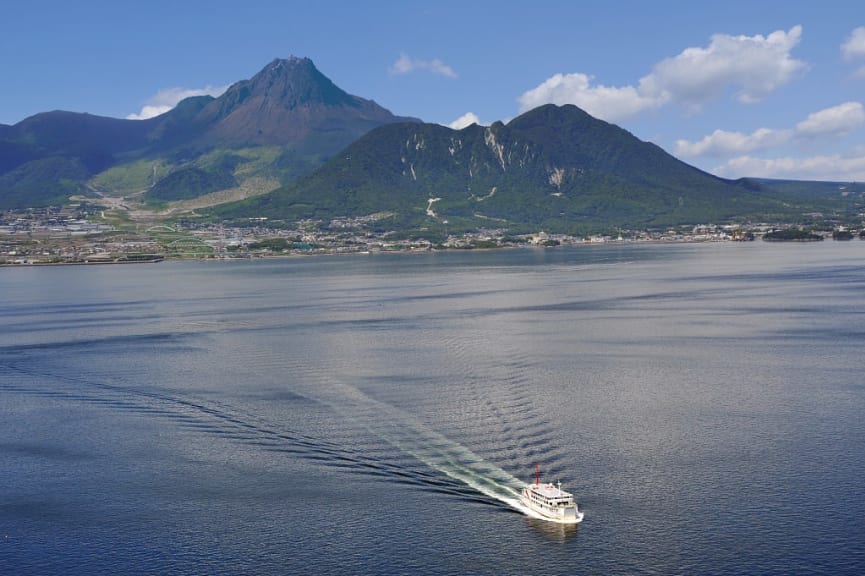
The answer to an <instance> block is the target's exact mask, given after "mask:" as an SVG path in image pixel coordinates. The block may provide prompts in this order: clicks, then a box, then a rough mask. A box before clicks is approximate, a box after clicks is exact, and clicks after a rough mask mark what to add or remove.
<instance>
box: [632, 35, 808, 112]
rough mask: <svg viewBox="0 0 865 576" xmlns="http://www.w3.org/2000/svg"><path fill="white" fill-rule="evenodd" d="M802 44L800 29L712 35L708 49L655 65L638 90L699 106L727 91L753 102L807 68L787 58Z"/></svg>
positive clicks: (745, 100) (685, 52) (742, 100)
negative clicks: (665, 95)
mask: <svg viewBox="0 0 865 576" xmlns="http://www.w3.org/2000/svg"><path fill="white" fill-rule="evenodd" d="M801 39H802V27H801V26H794V27H793V28H791V29H790V30H789V31H787V32H784V31H783V30H777V31H775V32H772V33H771V34H769V35H768V36H762V35H760V34H757V35H755V36H729V35H726V34H715V35H714V36H712V40H711V42H710V43H709V46H708V47H706V48H687V49H685V50H684V51H683V52H682V53H681V54H679V55H678V56H676V57H674V58H668V59H666V60H663V61H661V62H659V63H658V64H656V65H655V67H654V69H653V70H652V73H651V74H650V75H649V76H647V77H645V78H643V79H642V80H641V81H640V89H641V90H642V91H644V92H647V93H649V94H664V93H666V94H669V95H670V97H671V98H672V99H673V100H676V101H679V102H682V103H684V104H687V105H691V106H700V105H702V104H704V103H706V102H708V101H710V100H712V99H714V98H716V97H717V96H718V95H719V94H721V93H723V92H724V90H726V89H727V88H730V87H732V88H734V89H736V90H738V93H737V98H738V100H739V101H740V102H743V103H752V102H757V101H759V100H762V99H763V98H765V97H766V96H768V95H769V94H771V93H772V92H774V91H775V90H777V89H778V88H779V87H781V86H783V85H784V84H786V83H787V82H789V81H790V80H792V79H793V78H795V77H796V75H797V74H799V73H800V72H801V71H803V70H804V69H805V68H806V64H805V63H804V62H802V61H800V60H795V59H793V58H792V57H791V56H790V52H791V51H792V50H793V48H795V47H796V45H797V44H799V41H800V40H801Z"/></svg>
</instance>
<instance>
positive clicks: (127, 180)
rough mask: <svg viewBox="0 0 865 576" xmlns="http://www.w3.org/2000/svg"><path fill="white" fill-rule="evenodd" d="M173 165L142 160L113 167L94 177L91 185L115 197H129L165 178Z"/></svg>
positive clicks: (161, 161)
mask: <svg viewBox="0 0 865 576" xmlns="http://www.w3.org/2000/svg"><path fill="white" fill-rule="evenodd" d="M172 167H173V166H172V165H171V164H169V163H168V162H166V161H165V160H161V159H141V160H136V161H134V162H129V163H126V164H121V165H119V166H113V167H112V168H109V169H108V170H105V171H104V172H101V173H99V174H97V175H96V176H94V177H93V178H92V179H91V181H90V184H91V185H92V186H94V187H95V188H97V189H99V190H104V191H107V192H111V193H112V194H114V195H120V196H123V195H127V194H132V193H134V192H141V191H142V190H147V189H148V188H150V187H151V186H153V184H154V183H156V182H158V181H159V180H160V179H162V178H165V177H166V176H167V175H168V174H169V172H170V171H171V169H172Z"/></svg>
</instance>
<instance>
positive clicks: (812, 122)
mask: <svg viewBox="0 0 865 576" xmlns="http://www.w3.org/2000/svg"><path fill="white" fill-rule="evenodd" d="M863 122H865V109H863V108H862V104H860V103H859V102H845V103H844V104H839V105H838V106H833V107H832V108H826V109H825V110H820V111H819V112H814V113H813V114H809V115H808V118H806V119H805V120H803V121H801V122H799V123H798V124H796V134H797V135H800V136H808V137H813V136H824V135H831V134H847V133H848V132H850V131H852V130H854V129H856V128H858V127H859V126H861V125H862V123H863Z"/></svg>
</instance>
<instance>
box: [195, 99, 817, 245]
mask: <svg viewBox="0 0 865 576" xmlns="http://www.w3.org/2000/svg"><path fill="white" fill-rule="evenodd" d="M812 208H813V206H812V205H811V204H808V202H806V201H799V200H796V201H795V202H790V201H789V198H785V197H784V195H783V194H782V193H779V192H778V191H776V190H774V189H771V188H768V187H766V186H763V185H761V184H759V183H756V182H753V181H747V180H742V181H729V180H723V179H721V178H717V177H715V176H712V175H710V174H707V173H705V172H702V171H700V170H697V169H696V168H693V167H692V166H689V165H687V164H684V163H682V162H680V161H679V160H676V159H675V158H673V157H672V156H670V155H669V154H667V153H666V152H664V151H663V150H661V149H660V148H658V147H657V146H655V145H653V144H649V143H646V142H641V141H640V140H638V139H636V138H634V137H633V136H632V135H631V134H629V133H628V132H626V131H625V130H622V129H621V128H619V127H617V126H613V125H611V124H607V123H606V122H602V121H600V120H597V119H595V118H593V117H591V116H589V115H588V114H586V113H585V112H583V111H582V110H579V109H578V108H576V107H574V106H564V107H557V106H551V105H550V106H543V107H541V108H538V109H535V110H532V111H530V112H527V113H526V114H524V115H522V116H520V117H518V118H516V119H514V120H513V121H512V122H510V123H509V124H508V125H504V124H502V123H495V124H493V125H492V126H490V127H489V128H483V127H480V126H477V125H475V126H470V127H468V128H465V129H463V130H459V131H456V130H451V129H449V128H446V127H444V126H439V125H435V124H414V123H404V124H391V125H387V126H383V127H381V128H378V129H376V130H374V131H372V132H370V133H369V134H367V135H366V136H364V137H363V138H361V139H360V140H359V141H358V142H356V143H354V144H353V145H351V146H349V147H348V148H346V149H345V150H343V151H342V152H341V153H339V154H338V155H336V156H335V157H334V158H332V159H331V160H330V161H328V162H327V163H326V164H325V165H324V166H322V167H321V168H319V169H318V170H316V171H315V172H313V173H312V174H310V175H308V176H306V177H304V178H302V179H301V180H299V181H298V182H296V183H294V184H290V185H288V186H285V187H283V188H280V189H278V190H276V191H274V192H272V193H269V194H266V195H263V196H259V197H256V198H251V199H248V200H246V201H243V202H239V203H234V204H229V205H224V206H221V207H217V208H215V209H213V210H212V212H211V214H212V216H213V217H214V218H224V219H228V220H241V219H246V218H254V217H268V218H270V219H284V220H299V219H321V220H328V219H332V218H338V217H356V218H361V217H364V216H366V215H369V214H373V213H377V212H383V211H387V212H392V213H394V214H395V216H394V217H393V219H392V220H391V221H390V222H388V225H389V226H393V228H392V229H401V228H408V229H419V228H424V227H434V226H442V227H446V228H447V229H448V230H449V231H451V232H453V233H460V232H464V231H470V230H475V229H477V228H480V227H506V228H508V229H509V230H510V231H511V232H512V233H524V232H531V231H537V230H540V229H543V230H547V231H550V232H557V233H566V234H571V235H585V234H593V233H598V232H602V231H605V230H609V229H611V228H616V227H623V228H631V229H645V228H650V227H661V226H669V225H678V224H697V223H705V222H719V221H733V220H736V219H740V220H746V219H749V218H763V217H766V216H767V215H771V216H772V217H775V216H779V217H780V216H793V215H795V216H796V217H798V215H799V214H801V213H802V212H803V211H807V210H810V209H812Z"/></svg>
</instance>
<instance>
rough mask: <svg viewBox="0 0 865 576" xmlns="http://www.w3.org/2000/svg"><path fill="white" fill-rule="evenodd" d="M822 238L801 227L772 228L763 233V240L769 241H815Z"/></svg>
mask: <svg viewBox="0 0 865 576" xmlns="http://www.w3.org/2000/svg"><path fill="white" fill-rule="evenodd" d="M822 239H823V237H822V236H819V235H817V234H814V233H813V232H810V231H808V230H802V229H801V228H787V229H786V230H772V231H771V232H767V233H766V234H764V235H763V240H766V241H768V242H815V241H819V240H822Z"/></svg>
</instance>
